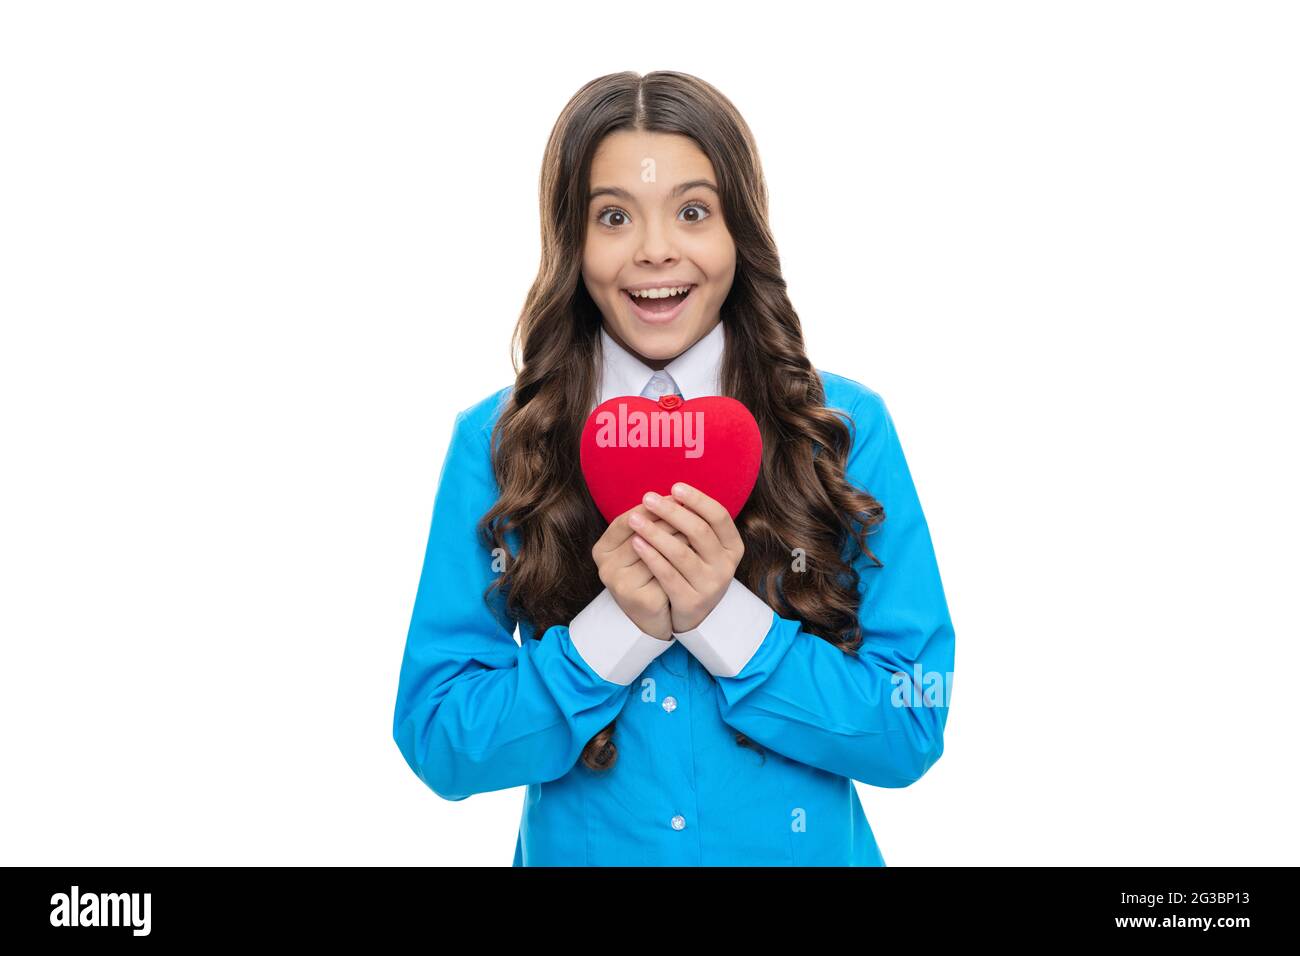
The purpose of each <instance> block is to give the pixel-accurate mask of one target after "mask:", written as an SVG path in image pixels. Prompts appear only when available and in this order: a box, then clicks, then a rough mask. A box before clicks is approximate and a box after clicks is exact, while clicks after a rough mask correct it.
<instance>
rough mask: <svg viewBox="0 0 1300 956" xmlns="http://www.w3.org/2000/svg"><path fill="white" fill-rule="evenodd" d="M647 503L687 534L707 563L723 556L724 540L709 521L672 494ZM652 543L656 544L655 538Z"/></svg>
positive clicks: (655, 511)
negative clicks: (719, 538) (720, 539)
mask: <svg viewBox="0 0 1300 956" xmlns="http://www.w3.org/2000/svg"><path fill="white" fill-rule="evenodd" d="M645 505H646V507H647V508H649V509H650V511H651V512H653V513H654V514H655V515H656V516H658V517H660V518H662V519H663V520H664V521H667V522H668V523H669V524H670V525H672V526H673V527H674V528H676V529H677V530H678V531H681V532H682V533H683V534H685V535H686V537H687V539H688V540H689V541H690V543H691V547H692V548H694V549H695V553H696V554H698V555H699V556H700V557H701V558H703V559H704V561H705V563H706V564H717V563H718V562H719V559H721V557H722V550H723V547H722V542H721V541H719V540H718V535H717V533H716V532H715V531H714V530H713V526H712V525H710V524H709V522H707V521H705V520H704V519H703V518H702V517H700V516H699V515H698V514H696V513H695V512H694V511H692V510H691V509H690V508H687V507H686V506H685V505H683V504H681V503H680V502H678V501H675V500H674V499H673V498H672V497H671V496H669V497H666V498H665V497H661V498H660V499H659V500H658V501H646V502H645ZM651 544H654V541H653V540H651ZM664 554H665V557H669V558H671V557H672V555H671V554H668V553H667V552H665V553H664ZM682 570H685V568H683V569H682Z"/></svg>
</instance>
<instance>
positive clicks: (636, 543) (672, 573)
mask: <svg viewBox="0 0 1300 956" xmlns="http://www.w3.org/2000/svg"><path fill="white" fill-rule="evenodd" d="M632 547H633V548H634V549H636V553H637V554H639V555H640V556H641V560H642V561H644V562H645V564H646V567H648V568H649V569H650V570H651V571H652V572H653V573H654V576H655V578H657V579H658V581H659V585H660V587H662V588H663V589H664V593H665V594H667V595H668V601H669V603H671V602H673V601H687V600H690V599H691V598H693V597H695V596H696V594H695V589H694V588H693V587H691V585H690V582H689V581H687V580H686V579H685V578H684V577H682V575H681V572H679V571H678V570H677V569H676V568H675V567H673V563H672V562H671V561H669V560H668V559H667V558H665V557H664V556H663V555H662V554H661V553H660V552H659V549H658V548H656V547H655V546H654V545H652V544H650V543H649V542H648V541H646V540H645V539H644V538H642V537H641V535H640V534H635V535H633V536H632Z"/></svg>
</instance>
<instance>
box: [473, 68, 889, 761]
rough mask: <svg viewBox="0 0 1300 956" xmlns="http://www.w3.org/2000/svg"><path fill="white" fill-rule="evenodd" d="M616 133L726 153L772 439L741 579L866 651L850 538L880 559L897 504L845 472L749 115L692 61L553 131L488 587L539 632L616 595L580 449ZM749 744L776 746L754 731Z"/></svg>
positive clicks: (748, 508) (745, 742) (490, 531)
mask: <svg viewBox="0 0 1300 956" xmlns="http://www.w3.org/2000/svg"><path fill="white" fill-rule="evenodd" d="M616 130H647V131H654V132H662V133H676V134H681V135H685V136H688V137H690V138H691V139H692V140H694V141H695V143H696V144H697V145H698V146H699V148H700V149H701V151H702V152H704V154H705V155H706V156H708V158H709V160H710V162H712V164H713V168H714V171H715V172H716V174H717V186H718V192H719V199H720V202H721V205H722V213H723V218H724V221H725V223H726V225H727V228H728V230H729V231H730V233H731V236H732V238H733V240H734V241H735V244H736V275H735V279H734V280H733V283H732V287H731V291H730V293H729V294H728V296H727V299H726V301H725V302H724V303H723V305H722V309H721V320H722V321H723V322H724V323H726V330H725V331H726V351H725V354H724V357H723V361H722V372H721V388H722V393H723V394H724V395H729V396H731V397H732V398H735V399H738V400H739V401H741V402H742V403H744V405H745V406H746V407H747V408H748V409H749V410H750V412H751V413H753V415H754V418H755V420H756V421H757V422H758V426H759V429H760V430H761V433H762V437H763V462H762V467H761V469H760V472H759V477H758V481H757V483H756V485H755V487H754V490H753V492H752V493H751V495H750V498H749V500H748V502H746V504H745V507H744V509H743V510H742V511H741V512H740V514H739V515H738V517H737V519H736V527H737V530H738V531H739V532H740V535H741V537H742V539H743V540H744V542H745V553H744V557H743V558H742V560H741V562H740V565H739V567H737V569H736V577H737V578H738V579H739V580H740V581H741V582H742V583H744V584H745V585H746V586H747V587H749V588H750V590H752V591H753V592H754V593H755V594H757V595H758V596H759V597H761V598H763V600H765V601H766V602H767V603H768V605H770V606H771V607H772V608H773V609H774V610H776V612H777V613H778V614H780V615H781V616H782V617H787V618H792V619H797V620H799V621H800V622H801V623H802V626H803V628H804V630H806V631H808V632H809V633H811V634H815V635H817V636H818V637H820V638H822V639H823V640H826V641H829V642H830V643H832V644H834V645H836V646H837V647H839V648H841V649H842V650H844V651H845V652H847V653H855V652H856V650H857V648H858V646H859V645H860V644H861V641H862V635H861V633H860V631H861V628H860V626H859V622H858V602H859V598H858V583H859V578H858V573H857V571H856V570H855V569H854V567H853V566H852V563H851V561H850V560H849V556H848V554H847V553H846V550H845V549H846V546H847V545H848V544H849V537H850V536H852V537H853V539H854V540H855V542H856V545H857V547H860V548H861V549H862V552H863V553H865V554H867V555H869V556H870V557H871V559H872V560H873V561H876V563H877V564H879V561H878V560H877V559H876V557H875V555H873V554H871V551H870V550H869V549H868V548H867V541H866V535H867V532H868V531H869V529H870V528H872V527H874V526H875V525H877V524H879V523H880V522H881V521H882V520H883V519H884V512H883V509H882V508H881V506H880V504H879V503H878V502H877V501H876V499H875V498H873V497H872V496H871V495H870V494H867V493H865V492H863V491H860V490H858V489H856V488H854V487H853V486H852V485H851V484H849V483H848V482H847V481H846V479H845V477H844V463H845V459H846V457H847V455H848V453H849V451H850V448H851V446H852V436H851V434H850V430H849V422H848V420H847V419H842V418H841V417H840V415H839V414H837V413H836V412H833V411H832V410H830V409H828V408H826V406H825V394H824V391H823V388H822V382H821V379H820V377H819V376H818V374H817V372H816V370H815V369H814V368H813V366H812V364H811V363H810V362H809V361H808V358H807V356H806V355H805V354H804V342H803V333H802V330H801V328H800V325H799V317H798V315H797V314H796V313H795V311H794V307H793V306H792V305H791V304H790V300H789V297H788V296H787V295H786V291H785V288H786V286H785V280H784V279H783V278H782V276H781V266H780V259H779V257H778V255H777V250H776V243H775V241H774V240H773V238H772V233H771V231H770V229H769V227H768V211H767V185H766V182H765V180H764V178H763V171H762V168H761V166H760V164H759V158H758V149H757V147H756V145H755V143H754V139H753V136H752V134H751V133H750V130H749V127H748V126H747V125H746V123H745V121H744V119H743V118H742V117H741V115H740V113H739V112H737V110H736V108H735V106H733V105H732V103H731V101H730V100H728V99H727V98H726V97H725V96H723V95H722V93H720V92H719V91H718V90H716V89H714V88H713V87H712V86H710V85H709V84H708V83H706V82H704V81H703V80H701V79H698V78H697V77H694V76H690V75H689V74H685V73H677V72H669V71H660V72H654V73H649V74H646V75H645V76H639V75H638V74H636V73H633V72H625V73H615V74H611V75H608V76H602V77H599V78H598V79H595V80H592V81H591V82H590V83H588V84H586V85H585V86H584V87H583V88H582V89H580V90H579V91H578V92H577V93H576V94H575V95H574V96H573V98H572V99H571V100H570V101H569V103H568V104H567V105H566V106H565V108H564V110H563V112H562V113H561V114H560V116H559V119H558V120H557V121H556V123H555V127H554V129H553V130H552V131H551V136H550V139H549V141H548V142H547V145H546V153H545V157H544V160H543V164H542V175H541V190H540V200H541V226H542V255H541V265H540V267H539V268H538V273H537V278H536V280H535V281H534V282H533V285H532V288H531V289H530V290H529V292H528V298H527V301H526V302H525V304H524V308H523V312H522V314H521V315H520V317H519V321H518V324H517V325H516V327H515V331H514V336H513V338H512V341H511V351H512V360H513V365H514V369H515V376H516V378H515V385H514V388H513V389H512V391H511V395H510V399H509V401H508V402H507V403H506V405H505V407H504V408H503V409H502V410H501V414H500V417H499V419H498V421H497V424H496V428H495V430H494V432H493V436H492V452H491V454H492V467H493V470H494V472H495V474H496V478H497V485H498V487H499V488H500V490H501V494H500V497H499V499H498V501H497V503H496V504H495V505H494V506H493V507H492V508H491V510H489V511H488V512H487V514H485V515H484V516H483V517H482V519H480V521H479V524H478V533H479V534H480V536H481V537H482V539H483V541H484V543H486V544H487V546H488V548H489V549H493V548H498V547H499V548H502V549H503V551H502V552H501V553H503V554H506V555H507V556H508V559H507V562H506V570H505V571H504V572H503V573H502V574H500V575H498V577H497V578H496V579H495V580H494V581H493V583H492V585H491V586H490V587H489V588H488V590H487V595H490V594H491V593H492V590H493V589H494V588H497V587H501V588H504V589H505V593H506V595H507V602H508V607H509V610H510V613H511V614H512V615H513V616H514V617H516V618H521V617H525V616H526V617H527V618H528V619H529V620H531V621H532V622H533V624H534V626H535V633H534V638H536V639H540V638H541V636H542V635H543V634H545V633H546V631H547V629H548V628H550V627H551V626H553V625H556V624H563V625H567V624H568V623H569V622H570V621H572V620H573V618H574V617H576V616H577V614H578V612H579V611H581V610H582V609H583V608H584V607H586V606H587V604H589V603H590V602H591V600H592V599H593V598H595V597H596V595H598V594H599V593H600V591H601V582H600V579H599V576H598V574H597V569H596V565H595V562H594V560H593V558H592V554H591V550H592V546H593V545H594V544H595V543H596V541H597V539H598V538H600V536H601V535H602V534H603V533H604V531H605V528H606V522H605V520H604V518H603V517H602V516H601V514H600V512H599V511H598V510H597V509H596V506H595V503H594V502H593V501H592V499H591V495H590V492H588V490H587V486H586V483H585V481H584V480H583V477H582V473H581V470H580V468H579V465H578V454H577V449H578V445H579V438H580V436H581V434H582V428H583V425H584V424H585V423H586V420H587V417H588V415H589V414H590V412H591V409H592V408H593V407H594V406H595V405H596V404H597V399H598V389H599V385H600V381H599V380H600V369H599V367H598V360H599V354H600V353H599V336H600V329H601V324H602V317H601V314H600V311H599V309H598V308H597V307H596V305H595V303H594V302H593V301H592V299H591V297H590V295H589V294H588V293H587V290H586V287H585V285H584V284H583V282H582V281H581V270H582V261H583V248H584V244H585V241H586V235H587V233H586V229H587V208H588V203H589V196H588V193H589V190H590V171H591V160H592V156H593V154H594V153H595V151H596V149H597V147H598V146H599V145H600V142H601V140H602V139H603V138H604V137H605V136H606V135H608V134H609V133H612V132H614V131H616ZM516 348H517V349H518V354H521V355H522V357H523V365H522V367H521V366H520V364H519V361H518V359H517V357H516V351H515V350H516ZM512 531H517V532H518V533H519V536H520V538H519V541H520V547H519V553H518V554H517V555H516V554H512V553H511V552H510V547H509V545H508V544H507V543H506V538H505V536H506V534H508V533H510V532H512ZM796 547H797V548H802V549H803V552H804V570H802V571H801V572H799V573H795V574H790V575H787V574H786V573H785V571H786V569H787V568H788V567H789V566H790V563H791V555H792V552H793V549H794V548H796ZM485 596H486V595H485ZM615 723H617V721H616V720H615V721H611V722H610V723H609V725H608V726H606V727H605V728H604V729H603V730H601V731H600V732H599V733H597V734H596V736H595V737H593V738H592V739H591V740H590V741H589V742H588V743H587V745H586V747H585V748H584V749H583V752H582V761H583V763H584V764H586V766H588V767H590V768H591V769H593V770H600V769H604V768H607V767H610V766H612V765H613V763H614V761H615V759H616V757H617V748H616V747H615V745H614V743H613V739H612V737H613V730H614V725H615ZM736 741H737V743H739V744H740V745H742V746H749V747H753V748H754V749H756V750H758V751H759V752H760V753H761V752H762V750H761V748H760V747H758V746H757V745H756V744H755V742H754V741H752V740H750V739H749V738H748V737H746V736H745V735H744V734H742V733H739V732H738V733H737V735H736Z"/></svg>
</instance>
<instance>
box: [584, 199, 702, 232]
mask: <svg viewBox="0 0 1300 956" xmlns="http://www.w3.org/2000/svg"><path fill="white" fill-rule="evenodd" d="M690 209H695V210H697V211H696V213H695V216H694V217H693V218H688V219H685V220H683V221H684V222H688V223H696V222H703V221H704V220H705V219H708V218H709V217H710V216H712V215H713V210H711V209H710V208H709V204H708V203H706V202H705V201H704V200H702V199H692V200H691V201H690V202H688V203H687V204H686V205H685V206H683V207H682V208H681V212H679V213H678V214H677V215H678V216H679V217H680V216H681V215H682V213H685V212H686V211H687V210H690ZM607 215H610V216H618V217H620V219H619V221H617V222H606V221H605V217H606V216H607ZM596 222H598V223H600V224H601V225H602V226H604V227H605V228H607V229H618V228H619V227H620V226H625V225H627V224H628V223H629V222H631V217H630V216H629V215H628V214H627V213H626V212H625V211H624V210H622V209H620V208H619V207H618V206H606V207H605V208H604V209H602V210H601V211H600V212H598V213H596Z"/></svg>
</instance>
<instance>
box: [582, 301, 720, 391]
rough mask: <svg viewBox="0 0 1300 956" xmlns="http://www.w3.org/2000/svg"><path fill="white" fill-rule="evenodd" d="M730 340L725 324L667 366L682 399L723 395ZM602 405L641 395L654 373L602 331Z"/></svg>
mask: <svg viewBox="0 0 1300 956" xmlns="http://www.w3.org/2000/svg"><path fill="white" fill-rule="evenodd" d="M726 344H727V338H726V330H725V328H724V323H723V322H721V321H719V322H718V324H717V325H715V326H714V327H713V329H712V330H711V331H710V332H709V333H708V334H707V335H705V336H704V338H702V339H700V340H699V341H698V342H696V343H695V344H694V345H692V346H691V347H690V348H688V349H687V350H686V351H685V352H683V353H682V354H681V355H679V356H677V358H675V359H673V360H672V361H671V362H669V363H668V364H667V365H665V366H664V371H666V372H667V373H668V374H669V375H671V376H672V377H673V381H674V382H676V383H677V387H678V388H679V389H681V393H682V399H683V400H689V399H692V398H699V397H701V396H704V395H718V394H719V393H720V392H721V391H722V384H721V383H722V355H723V351H724V349H725V348H726ZM600 353H601V374H600V403H599V404H604V403H605V402H607V401H609V400H610V399H611V398H618V397H619V396H622V395H640V394H641V392H642V390H643V389H644V388H645V387H646V383H647V382H649V381H650V379H651V378H653V377H654V374H655V370H654V369H652V368H651V367H650V366H648V365H646V364H645V363H644V362H642V361H641V360H640V359H639V358H637V357H636V356H635V355H633V354H632V353H631V352H629V351H628V350H627V349H625V348H623V346H621V345H619V344H618V343H617V342H615V341H614V338H613V336H611V335H610V334H609V333H608V332H607V331H605V327H604V326H603V325H602V326H601V327H600Z"/></svg>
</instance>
